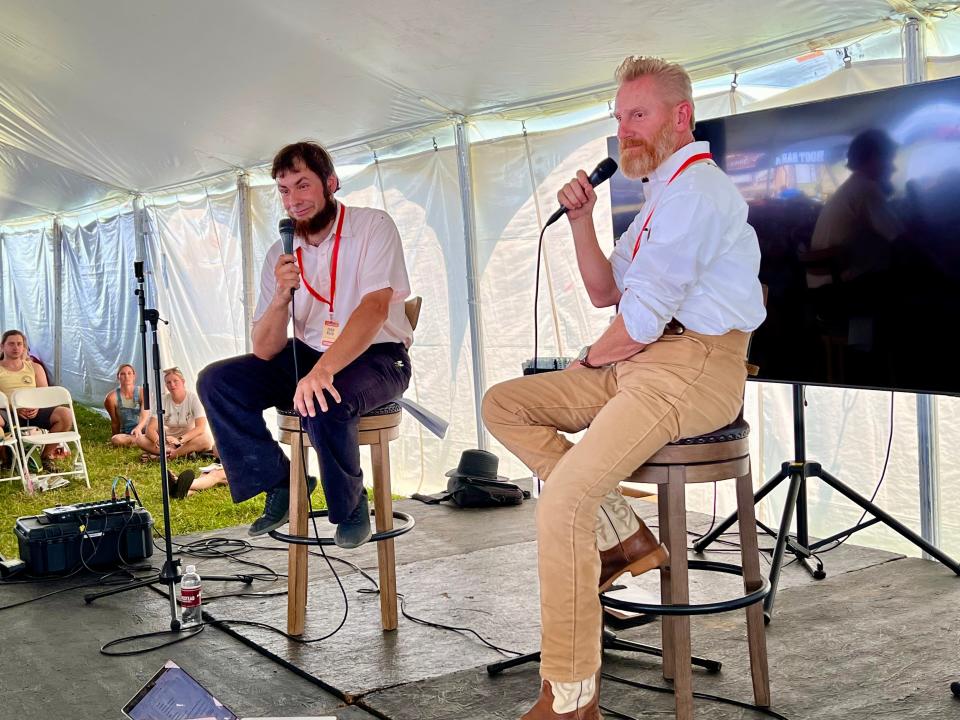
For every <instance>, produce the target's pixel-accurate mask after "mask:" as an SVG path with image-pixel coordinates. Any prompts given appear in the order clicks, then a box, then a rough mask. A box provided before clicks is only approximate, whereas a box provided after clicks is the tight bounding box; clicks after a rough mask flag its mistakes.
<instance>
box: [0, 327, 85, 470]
mask: <svg viewBox="0 0 960 720" xmlns="http://www.w3.org/2000/svg"><path fill="white" fill-rule="evenodd" d="M48 385H49V383H48V382H47V373H46V372H45V371H44V369H43V367H42V366H41V365H38V364H37V363H35V362H33V361H32V360H31V359H30V355H29V352H28V346H27V337H26V335H24V334H23V333H22V332H20V331H19V330H7V331H6V332H5V333H4V334H3V337H2V339H0V392H2V393H3V394H4V395H6V396H7V401H8V402H9V401H11V400H12V399H13V392H14V390H19V389H20V388H28V387H47V386H48ZM17 414H18V415H19V416H20V425H21V426H22V427H37V428H41V429H43V430H49V431H50V432H65V431H67V430H69V429H70V425H71V419H70V411H69V410H68V409H67V408H65V407H52V408H40V409H37V408H20V409H19V411H18V412H17ZM0 415H2V413H0ZM0 422H2V423H3V425H4V426H7V425H11V426H12V425H13V423H12V421H11V420H10V418H6V417H0ZM58 450H59V446H58V445H47V446H46V447H44V449H43V455H42V457H43V464H44V468H47V469H49V467H48V466H49V464H50V460H51V459H52V458H53V457H54V455H55V454H56V453H57V451H58Z"/></svg>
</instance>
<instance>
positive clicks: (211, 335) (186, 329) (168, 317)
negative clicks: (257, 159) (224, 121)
mask: <svg viewBox="0 0 960 720" xmlns="http://www.w3.org/2000/svg"><path fill="white" fill-rule="evenodd" d="M146 216H147V226H148V229H147V237H146V249H147V257H146V274H147V282H148V284H149V288H148V292H150V293H152V297H155V298H156V308H157V310H158V312H159V314H160V317H161V318H162V319H163V320H165V321H166V323H165V324H164V323H161V326H160V333H159V335H160V361H161V365H162V367H163V368H166V367H170V366H174V365H175V366H177V367H179V368H180V369H181V370H182V371H183V373H184V375H185V376H186V378H187V385H188V387H190V388H191V389H193V388H195V387H196V378H197V375H198V374H199V372H200V370H202V369H203V368H204V367H205V366H206V365H207V364H209V363H211V362H213V361H214V360H219V359H221V358H224V357H228V356H231V355H240V354H242V353H243V352H244V351H245V340H244V338H245V334H246V328H245V327H244V314H243V270H242V263H241V255H240V253H241V249H240V248H241V243H240V216H239V200H238V193H237V191H236V186H235V184H234V186H233V187H232V188H230V187H229V183H224V184H223V185H222V186H220V187H207V188H201V189H200V190H199V191H197V192H195V193H192V194H191V195H187V194H186V193H184V194H182V195H172V196H156V197H151V198H149V199H148V201H147V204H146ZM152 385H153V383H152V382H151V386H152ZM153 390H154V391H156V388H153Z"/></svg>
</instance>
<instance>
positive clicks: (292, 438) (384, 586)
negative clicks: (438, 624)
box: [270, 402, 414, 635]
mask: <svg viewBox="0 0 960 720" xmlns="http://www.w3.org/2000/svg"><path fill="white" fill-rule="evenodd" d="M400 417H401V411H400V406H399V405H398V404H397V403H394V402H392V403H387V404H386V405H383V406H381V407H379V408H377V409H375V410H373V411H372V412H370V413H368V414H366V415H364V416H363V417H361V418H360V445H369V446H370V458H371V461H372V465H373V505H374V517H375V520H376V528H377V532H376V533H375V534H374V535H373V537H372V538H371V542H376V543H377V565H378V569H379V572H380V621H381V624H382V625H383V629H384V630H396V629H397V569H396V562H395V557H394V547H393V538H395V537H396V536H398V535H402V534H403V533H405V532H409V531H410V530H411V529H413V525H414V520H413V518H412V517H411V516H410V515H407V514H406V513H402V512H396V511H394V510H393V498H392V495H391V492H390V441H391V440H395V439H397V438H398V437H399V436H400ZM277 424H278V427H279V429H280V433H279V436H280V437H279V440H280V442H281V443H284V444H287V445H289V446H290V532H289V534H283V533H279V532H277V531H274V532H271V533H270V535H271V536H272V537H274V538H275V539H277V540H282V541H284V542H288V543H290V550H289V556H288V557H289V560H288V562H289V569H288V571H287V573H288V580H287V583H288V591H287V632H288V633H290V634H291V635H302V634H303V629H304V623H305V620H306V610H307V546H308V545H333V544H334V543H333V538H323V539H322V540H320V541H318V540H317V539H316V538H311V537H310V533H309V526H308V521H309V518H310V517H311V516H312V517H320V516H325V515H326V514H327V511H326V510H318V511H315V512H313V513H308V509H309V502H308V498H307V494H306V487H307V485H306V481H305V476H306V468H304V465H303V458H304V453H305V448H309V447H310V438H309V436H308V435H307V434H306V433H305V432H302V431H301V429H300V416H299V414H297V412H296V411H293V410H280V409H279V408H278V409H277ZM394 518H397V519H399V520H402V521H403V524H402V525H401V526H399V527H396V528H395V527H394V525H393V520H394Z"/></svg>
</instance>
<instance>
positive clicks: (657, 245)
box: [610, 142, 766, 343]
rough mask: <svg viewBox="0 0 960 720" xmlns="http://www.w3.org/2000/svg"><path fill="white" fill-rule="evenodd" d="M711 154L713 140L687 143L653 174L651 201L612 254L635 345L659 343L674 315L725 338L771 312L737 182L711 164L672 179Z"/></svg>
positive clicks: (752, 326)
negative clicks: (690, 161)
mask: <svg viewBox="0 0 960 720" xmlns="http://www.w3.org/2000/svg"><path fill="white" fill-rule="evenodd" d="M709 151H710V145H709V143H706V142H692V143H689V144H688V145H685V146H684V147H682V148H680V149H679V150H677V151H676V152H675V153H674V154H673V155H671V156H670V157H669V158H667V160H665V161H664V162H663V163H662V164H661V165H660V167H658V168H657V169H656V170H655V171H654V172H653V173H652V174H651V175H650V177H649V181H648V183H647V184H646V185H645V196H646V201H645V202H644V205H643V207H642V208H641V209H640V212H639V213H638V214H637V216H636V218H634V220H633V222H632V223H631V224H630V227H629V228H627V230H626V232H624V234H623V235H621V236H620V238H619V239H618V240H617V242H616V245H615V247H614V250H613V253H612V254H611V255H610V263H611V265H612V267H613V275H614V280H615V281H616V284H617V287H618V288H619V289H620V291H621V292H622V294H623V296H622V298H621V300H620V306H619V313H620V314H621V315H623V319H624V322H625V324H626V328H627V332H628V333H629V334H630V337H632V338H633V339H634V340H635V341H637V342H641V343H652V342H654V341H655V340H657V338H659V337H660V335H662V334H663V328H664V326H665V325H666V324H667V323H668V322H669V321H670V320H671V319H672V318H676V319H677V320H678V321H679V322H681V323H682V324H683V325H684V326H685V327H687V328H689V329H690V330H693V331H694V332H698V333H702V334H704V335H723V334H724V333H726V332H728V331H730V330H742V331H744V332H750V331H752V330H755V329H756V328H757V327H759V325H760V323H762V322H763V319H764V318H765V317H766V311H765V309H764V306H763V292H762V290H761V287H760V281H759V279H758V272H759V270H760V246H759V244H758V242H757V235H756V233H755V232H754V230H753V228H752V227H750V225H749V224H747V204H746V202H745V201H744V200H743V197H742V196H741V195H740V193H739V192H738V191H737V188H736V186H735V185H734V184H733V182H732V181H731V180H730V178H728V177H727V175H726V174H725V173H724V172H723V171H722V170H721V169H720V168H719V167H717V166H716V165H715V164H714V163H712V162H710V161H701V162H697V163H694V164H692V165H690V166H688V167H687V168H686V169H685V170H684V171H683V172H682V173H681V174H680V175H678V176H677V177H676V178H675V179H674V180H673V181H672V182H669V181H670V179H671V178H672V177H673V176H674V174H675V173H676V172H677V170H678V169H679V168H680V167H681V166H682V165H683V163H684V162H686V161H687V160H688V159H689V158H690V157H692V156H694V155H698V154H701V153H708V152H709ZM651 211H652V212H653V214H652V216H651V217H650V220H649V223H648V224H647V228H646V230H644V231H643V237H641V238H640V245H639V247H638V248H637V253H636V256H634V254H633V253H634V247H635V244H636V240H637V236H638V235H639V234H640V231H641V228H642V227H643V224H644V221H645V220H646V219H647V216H648V215H650V213H651Z"/></svg>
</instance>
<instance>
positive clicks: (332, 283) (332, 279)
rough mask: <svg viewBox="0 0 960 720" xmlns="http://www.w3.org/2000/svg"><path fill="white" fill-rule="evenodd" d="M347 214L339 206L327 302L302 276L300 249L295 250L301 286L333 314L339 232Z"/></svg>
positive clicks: (345, 210) (345, 209)
mask: <svg viewBox="0 0 960 720" xmlns="http://www.w3.org/2000/svg"><path fill="white" fill-rule="evenodd" d="M346 214H347V208H346V206H345V205H343V204H341V205H340V219H339V220H337V232H336V234H335V235H334V238H333V259H332V260H331V261H330V299H329V300H327V299H326V298H325V297H323V296H322V295H321V294H320V293H318V292H317V291H316V290H314V289H313V288H312V287H310V283H308V282H307V277H306V276H305V275H304V274H303V257H302V256H301V253H300V251H301V250H302V248H297V263H298V264H299V265H300V277H301V278H302V279H303V284H304V285H305V286H306V288H307V290H309V291H310V294H311V295H313V296H314V297H315V298H316V299H317V300H319V301H320V302H322V303H326V304H327V305H329V306H330V312H331V314H332V313H333V297H334V295H336V294H337V258H338V257H340V231H341V230H343V218H344V216H345V215H346Z"/></svg>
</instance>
